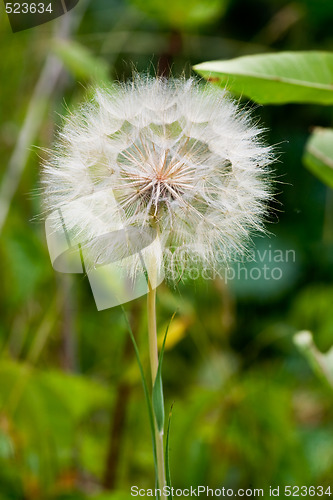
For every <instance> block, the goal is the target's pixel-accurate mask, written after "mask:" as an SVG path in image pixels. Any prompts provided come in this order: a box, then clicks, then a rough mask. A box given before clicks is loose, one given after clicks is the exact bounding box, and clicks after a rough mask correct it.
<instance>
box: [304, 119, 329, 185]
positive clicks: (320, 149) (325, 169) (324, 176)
mask: <svg viewBox="0 0 333 500" xmlns="http://www.w3.org/2000/svg"><path fill="white" fill-rule="evenodd" d="M303 162H304V165H305V166H306V168H307V169H308V170H310V172H311V173H312V174H313V175H315V176H316V177H318V179H320V180H321V181H322V182H323V183H324V184H326V185H327V186H329V187H330V188H332V189H333V129H330V128H321V127H316V128H315V129H314V131H313V133H312V134H311V136H310V138H309V140H308V142H307V144H306V146H305V153H304V156H303Z"/></svg>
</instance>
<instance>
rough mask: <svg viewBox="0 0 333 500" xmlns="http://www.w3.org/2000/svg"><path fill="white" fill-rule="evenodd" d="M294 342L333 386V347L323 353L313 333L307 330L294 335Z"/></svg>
mask: <svg viewBox="0 0 333 500" xmlns="http://www.w3.org/2000/svg"><path fill="white" fill-rule="evenodd" d="M294 342H295V344H296V346H297V347H298V348H299V350H300V351H301V352H302V354H304V356H305V357H306V359H307V360H308V362H309V365H310V366H311V368H312V369H313V371H314V372H315V373H316V375H317V376H318V377H319V378H320V379H321V380H322V381H323V382H324V383H325V384H328V385H329V386H330V387H331V388H333V347H331V349H330V350H329V351H327V352H326V353H325V354H323V353H322V352H320V351H319V350H318V349H317V347H316V345H315V343H314V341H313V338H312V333H311V332H309V331H306V330H305V331H302V332H298V333H297V334H296V335H295V336H294Z"/></svg>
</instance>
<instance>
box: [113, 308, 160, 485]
mask: <svg viewBox="0 0 333 500" xmlns="http://www.w3.org/2000/svg"><path fill="white" fill-rule="evenodd" d="M121 308H122V311H123V314H124V318H125V321H126V325H127V327H128V333H129V335H130V337H131V341H132V344H133V347H134V351H135V356H136V359H137V362H138V365H139V370H140V375H141V381H142V385H143V392H144V395H145V398H146V403H147V409H148V415H149V423H150V430H151V438H152V442H153V455H154V465H155V474H156V477H157V458H156V439H155V425H154V415H153V409H152V404H151V401H150V397H149V391H148V387H147V382H146V377H145V375H144V371H143V366H142V363H141V359H140V353H139V349H138V345H137V343H136V340H135V337H134V334H133V331H132V328H131V325H130V322H129V320H128V317H127V314H126V311H125V309H124V307H123V306H121Z"/></svg>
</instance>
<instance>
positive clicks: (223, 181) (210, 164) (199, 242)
mask: <svg viewBox="0 0 333 500" xmlns="http://www.w3.org/2000/svg"><path fill="white" fill-rule="evenodd" d="M261 136H262V130H261V129H260V128H258V127H257V126H255V125H254V124H253V122H252V119H251V116H250V115H249V113H248V112H244V111H243V110H241V109H240V108H239V107H238V106H237V105H236V104H235V102H234V101H233V100H232V99H231V98H230V97H229V95H228V93H227V92H226V91H225V90H221V89H217V88H215V87H212V86H210V85H209V84H208V85H204V86H203V85H201V84H200V83H198V82H197V81H196V80H194V79H189V80H186V79H174V80H166V79H163V78H149V77H139V76H137V77H136V78H134V80H133V81H132V82H130V83H124V84H117V85H113V86H112V87H111V88H109V89H105V88H98V89H97V90H96V91H95V93H94V98H93V100H92V101H89V102H86V103H85V104H83V105H82V106H81V108H80V109H78V110H77V111H76V112H75V113H74V114H72V115H70V116H68V117H67V118H66V121H65V125H64V127H63V129H62V131H61V132H60V134H59V137H58V140H57V143H56V145H55V148H54V151H53V152H51V154H50V157H49V160H48V161H47V162H46V163H45V165H44V169H43V186H44V199H45V205H46V209H47V210H48V211H50V213H51V214H58V213H59V211H60V212H61V217H60V216H59V214H58V215H54V216H53V218H52V216H51V222H52V224H51V225H52V227H53V230H54V231H55V232H56V231H60V230H61V228H62V226H63V225H64V223H65V225H66V237H67V236H68V235H69V238H70V239H71V241H72V243H79V244H80V245H81V247H82V249H83V250H84V252H85V257H86V261H87V262H89V263H90V266H92V268H96V267H98V266H99V265H104V264H107V263H108V262H113V261H115V260H117V261H119V262H120V263H122V262H123V263H124V264H123V265H124V266H125V267H126V273H127V275H129V276H131V277H132V278H133V280H135V278H136V276H137V275H138V274H139V273H140V272H141V271H142V260H144V261H145V266H146V267H148V331H149V346H150V363H151V375H152V383H153V384H154V383H155V380H156V375H157V369H158V351H157V340H156V312H155V288H156V286H157V284H158V283H159V281H160V279H159V278H157V276H159V277H160V276H161V275H162V273H164V274H165V276H166V278H167V279H171V280H172V279H174V277H175V276H178V275H179V269H180V268H181V269H182V270H185V269H186V268H187V267H189V266H190V265H191V258H192V257H193V256H195V260H194V261H195V265H196V266H198V267H199V266H200V265H204V266H205V268H207V267H211V268H212V269H215V268H216V267H218V266H219V265H221V255H223V256H224V259H223V260H224V261H225V262H227V261H228V257H229V256H230V255H231V254H233V253H234V252H243V251H244V249H245V248H246V243H247V242H248V240H249V238H250V235H251V234H252V232H253V231H259V232H260V231H263V230H264V227H263V222H264V220H265V215H266V213H267V204H268V202H269V200H270V199H271V182H270V175H269V174H270V164H271V162H272V152H271V148H270V147H268V146H266V145H265V144H263V142H262V138H261ZM156 241H157V242H158V245H157V244H155V243H156ZM147 248H149V249H150V251H148V250H147V251H146V249H147ZM144 252H146V253H144ZM192 262H193V260H192ZM120 265H122V264H120ZM123 301H124V300H123ZM118 303H120V302H118ZM155 416H156V415H155ZM155 450H156V454H155V459H156V460H155V461H156V463H157V468H158V471H157V475H158V484H159V486H160V488H162V487H163V486H164V485H165V471H164V462H163V428H161V426H158V425H157V422H156V420H155ZM161 498H166V497H165V496H163V494H162V496H161Z"/></svg>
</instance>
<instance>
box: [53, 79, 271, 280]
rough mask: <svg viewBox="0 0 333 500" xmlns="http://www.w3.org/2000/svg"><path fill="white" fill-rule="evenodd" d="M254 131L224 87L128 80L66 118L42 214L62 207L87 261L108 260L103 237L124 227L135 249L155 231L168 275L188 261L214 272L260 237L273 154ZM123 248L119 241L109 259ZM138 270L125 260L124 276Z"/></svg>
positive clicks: (192, 82) (161, 263)
mask: <svg viewBox="0 0 333 500" xmlns="http://www.w3.org/2000/svg"><path fill="white" fill-rule="evenodd" d="M261 135H262V130H261V129H260V128H258V127H257V126H255V125H254V124H253V123H252V121H251V117H250V116H249V113H248V112H244V111H242V110H241V109H240V108H239V107H238V106H237V105H236V104H235V103H234V102H233V100H232V99H231V98H230V97H229V96H228V94H227V92H226V91H224V90H219V89H216V88H212V87H211V86H210V85H209V84H206V85H205V86H202V85H201V84H200V83H198V82H196V81H195V80H194V79H190V80H185V79H174V80H166V79H163V78H149V77H139V76H137V77H136V78H135V79H134V80H133V81H132V82H130V83H126V84H117V85H113V86H112V87H111V88H110V89H97V90H96V92H95V95H94V99H93V101H92V102H87V103H85V104H83V105H82V107H81V108H80V109H79V110H78V111H76V112H75V113H74V114H72V115H70V116H69V117H68V118H66V122H65V125H64V128H63V130H62V132H61V133H60V135H59V138H58V141H57V143H56V145H55V148H54V151H53V153H51V155H50V159H49V160H48V161H47V162H46V163H45V165H44V169H43V174H44V176H43V186H44V195H45V196H44V198H45V204H46V208H47V210H49V211H50V212H54V211H56V210H58V209H62V208H63V207H67V217H66V225H67V230H68V231H69V234H70V235H71V238H72V239H73V241H81V242H82V241H84V242H86V248H87V249H89V252H88V253H89V259H90V261H91V262H92V265H96V264H98V263H100V262H102V261H103V262H106V261H107V260H108V259H112V258H114V257H112V256H111V253H112V252H115V245H112V241H111V240H112V238H111V240H110V237H109V238H108V237H105V235H108V234H109V235H110V233H111V232H114V231H117V230H120V229H121V228H131V229H132V230H135V231H136V233H133V234H135V238H131V244H133V241H134V240H135V242H136V243H137V244H138V245H139V246H140V245H141V246H145V245H146V243H145V242H143V241H142V240H144V235H145V234H150V233H149V232H151V231H156V232H157V233H158V235H159V240H160V244H161V248H162V257H161V258H160V259H157V260H156V266H157V267H158V268H164V270H165V274H166V277H167V278H170V279H172V277H174V276H175V275H177V276H178V275H179V268H180V267H181V268H182V269H183V270H184V268H185V267H186V265H188V264H189V262H190V260H191V256H193V255H195V256H196V258H195V263H196V266H199V265H200V264H204V265H205V267H207V266H210V267H211V268H216V267H218V266H219V265H220V263H221V262H220V261H221V254H222V255H223V256H224V257H225V261H227V260H228V256H230V255H231V254H233V253H234V252H243V251H244V248H245V245H246V243H247V241H248V240H249V238H250V235H251V234H252V232H253V231H263V222H264V219H265V215H266V213H267V204H268V202H269V200H270V199H271V187H270V186H271V183H270V168H269V166H270V164H271V163H272V151H271V148H270V147H267V146H266V145H264V144H263V142H262V139H261ZM111 198H112V201H111ZM113 234H115V233H113ZM126 245H128V240H126V238H123V237H122V239H121V243H119V242H118V247H119V248H118V254H121V253H122V252H124V251H125V250H124V247H126ZM134 246H135V244H134ZM127 250H128V249H127ZM130 253H131V254H133V253H134V252H133V251H132V252H130ZM217 253H218V254H219V258H217ZM139 266H140V259H139V257H137V258H132V259H131V269H130V274H131V275H133V276H135V274H136V273H137V269H138V267H139Z"/></svg>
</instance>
